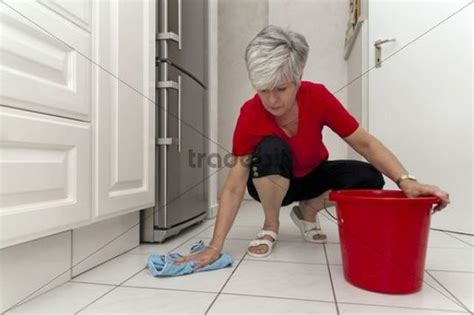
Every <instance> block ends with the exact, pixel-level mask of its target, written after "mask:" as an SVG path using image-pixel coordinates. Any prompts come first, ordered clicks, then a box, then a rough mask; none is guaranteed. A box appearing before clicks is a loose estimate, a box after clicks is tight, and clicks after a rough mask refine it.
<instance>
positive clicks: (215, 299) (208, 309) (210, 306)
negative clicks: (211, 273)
mask: <svg viewBox="0 0 474 315" xmlns="http://www.w3.org/2000/svg"><path fill="white" fill-rule="evenodd" d="M245 256H247V253H245V254H244V255H243V256H242V258H240V261H239V263H238V264H237V266H235V268H234V270H232V273H231V274H230V276H229V278H227V280H226V282H225V283H224V285H222V287H221V289H220V290H219V292H217V295H216V297H215V298H214V300H212V302H211V304H209V307H208V308H207V310H206V311H205V312H204V315H206V314H207V313H209V311H210V310H211V308H212V306H213V305H214V303H216V301H217V299H218V298H219V295H221V294H222V291H223V290H224V288H225V286H226V285H227V283H229V281H230V279H231V278H232V276H233V275H234V273H235V272H236V271H237V268H239V266H240V264H241V263H242V262H243V261H244V259H245Z"/></svg>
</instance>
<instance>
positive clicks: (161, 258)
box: [148, 241, 234, 277]
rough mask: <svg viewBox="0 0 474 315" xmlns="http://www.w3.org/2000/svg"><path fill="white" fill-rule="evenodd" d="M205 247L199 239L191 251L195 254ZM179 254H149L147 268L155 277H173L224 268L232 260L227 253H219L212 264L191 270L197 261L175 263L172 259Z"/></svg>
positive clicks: (229, 264)
mask: <svg viewBox="0 0 474 315" xmlns="http://www.w3.org/2000/svg"><path fill="white" fill-rule="evenodd" d="M204 248H205V246H204V242H203V241H199V242H197V243H195V244H193V245H192V246H191V253H190V254H196V253H197V252H200V251H201V250H203V249H204ZM181 257H183V256H181V255H180V254H178V253H169V254H166V255H153V254H152V255H150V256H148V270H150V272H151V274H152V275H153V276H155V277H173V276H182V275H187V274H191V273H195V272H201V271H210V270H216V269H221V268H226V267H229V266H232V263H233V262H234V260H233V259H232V257H231V256H229V255H227V254H221V255H220V257H219V258H218V259H217V260H216V261H214V262H213V263H212V264H208V265H206V266H204V267H201V268H199V269H196V270H193V268H194V266H195V265H196V263H197V261H196V260H192V261H189V262H187V263H182V264H180V265H178V264H175V263H174V261H175V260H176V259H179V258H181Z"/></svg>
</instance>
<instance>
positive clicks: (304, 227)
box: [290, 206, 327, 244]
mask: <svg viewBox="0 0 474 315" xmlns="http://www.w3.org/2000/svg"><path fill="white" fill-rule="evenodd" d="M290 217H291V219H292V220H293V222H294V223H295V224H296V226H297V227H298V228H299V229H300V232H301V235H302V236H303V239H304V240H305V241H307V242H311V243H317V244H324V243H326V242H327V237H326V238H324V239H319V240H315V239H314V238H313V237H314V236H315V235H324V236H326V235H325V234H323V233H322V231H321V225H320V224H319V219H318V216H317V215H316V222H309V221H305V220H303V215H302V214H301V209H300V207H298V206H295V207H293V210H291V213H290Z"/></svg>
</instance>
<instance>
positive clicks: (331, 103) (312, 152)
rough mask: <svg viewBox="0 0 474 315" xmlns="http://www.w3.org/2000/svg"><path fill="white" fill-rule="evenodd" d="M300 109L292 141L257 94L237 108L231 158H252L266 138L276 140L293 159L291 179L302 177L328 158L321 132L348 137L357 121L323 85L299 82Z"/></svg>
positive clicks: (298, 97) (355, 127)
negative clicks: (281, 141)
mask: <svg viewBox="0 0 474 315" xmlns="http://www.w3.org/2000/svg"><path fill="white" fill-rule="evenodd" d="M296 100H297V104H298V107H299V108H298V109H299V112H298V113H299V121H298V132H297V134H296V135H294V136H293V137H288V135H287V134H286V133H285V132H284V131H283V129H281V128H280V127H279V126H278V125H277V123H276V121H275V119H274V116H273V115H272V114H271V113H269V112H268V111H267V110H266V109H265V108H264V107H263V104H262V102H261V100H260V97H259V96H258V94H255V96H254V97H253V98H252V99H250V100H248V101H246V102H245V103H244V105H242V107H241V108H240V115H239V118H238V120H237V125H236V127H235V129H234V136H233V142H232V154H233V155H234V156H242V155H247V154H251V153H253V152H254V151H255V148H256V146H257V145H258V144H259V143H260V141H261V140H262V139H263V138H264V137H265V136H277V137H280V138H282V139H283V140H284V141H285V142H286V143H288V145H289V147H290V149H291V153H292V157H293V176H294V177H303V176H305V175H306V174H308V173H309V172H310V171H311V170H313V169H314V168H315V167H316V166H318V165H319V164H320V163H321V162H322V161H325V160H327V159H328V157H329V153H328V150H327V149H326V146H325V145H324V144H323V136H322V130H323V127H324V126H328V127H329V128H331V129H332V130H333V131H334V132H335V133H337V134H338V135H339V136H340V137H342V138H345V137H347V136H349V135H351V134H352V133H353V132H354V131H355V130H356V129H357V128H358V127H359V123H358V122H357V120H356V119H355V118H354V117H353V116H352V115H351V114H350V113H349V112H348V111H347V110H346V109H345V108H344V106H343V105H342V104H341V103H340V102H339V101H338V100H337V99H336V98H335V97H334V96H333V95H332V94H331V92H329V91H328V90H327V89H326V87H325V86H324V85H322V84H318V83H312V82H307V81H302V82H301V85H300V88H299V89H298V92H297V94H296Z"/></svg>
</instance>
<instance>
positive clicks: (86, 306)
mask: <svg viewBox="0 0 474 315" xmlns="http://www.w3.org/2000/svg"><path fill="white" fill-rule="evenodd" d="M116 288H117V286H114V287H113V288H112V289H110V290H109V291H107V292H105V293H104V294H102V295H101V296H99V297H98V298H96V299H95V300H93V301H92V302H90V303H89V304H86V305H85V306H83V307H81V308H80V309H79V310H77V311H76V312H74V315H76V314H79V313H80V312H82V311H83V310H85V309H86V308H88V307H89V306H90V305H92V304H94V303H95V302H96V301H98V300H100V299H101V298H103V297H104V296H106V295H107V294H109V293H110V292H112V291H113V290H115V289H116Z"/></svg>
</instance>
